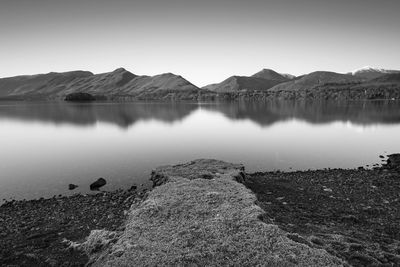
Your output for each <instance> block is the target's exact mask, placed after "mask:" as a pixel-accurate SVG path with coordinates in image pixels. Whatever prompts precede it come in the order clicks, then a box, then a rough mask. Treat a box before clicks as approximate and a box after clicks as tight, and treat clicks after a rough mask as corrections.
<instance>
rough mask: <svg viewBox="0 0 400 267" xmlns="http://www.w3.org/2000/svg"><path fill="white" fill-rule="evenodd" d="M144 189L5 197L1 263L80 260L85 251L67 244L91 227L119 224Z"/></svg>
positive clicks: (0, 208)
mask: <svg viewBox="0 0 400 267" xmlns="http://www.w3.org/2000/svg"><path fill="white" fill-rule="evenodd" d="M144 195H145V193H144V192H137V191H136V190H117V191H114V192H99V193H97V194H90V195H80V194H76V195H73V196H70V197H53V198H50V199H38V200H29V201H9V202H6V203H4V204H3V205H1V206H0V266H84V265H85V264H86V263H87V261H88V257H87V255H86V254H85V253H83V252H80V251H78V250H74V249H68V247H70V245H71V242H70V241H72V242H82V241H83V240H84V239H85V238H86V237H87V236H88V235H89V233H90V231H91V230H94V229H107V230H110V231H115V230H117V229H120V228H121V227H123V225H124V222H125V220H126V215H127V211H128V210H129V208H130V206H131V205H132V203H134V202H136V201H140V199H142V197H143V196H144Z"/></svg>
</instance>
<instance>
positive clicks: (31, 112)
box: [0, 101, 400, 201]
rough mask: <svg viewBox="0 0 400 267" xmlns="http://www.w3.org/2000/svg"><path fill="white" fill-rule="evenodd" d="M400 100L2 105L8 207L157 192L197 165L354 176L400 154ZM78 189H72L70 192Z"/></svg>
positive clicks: (0, 163)
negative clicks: (156, 173)
mask: <svg viewBox="0 0 400 267" xmlns="http://www.w3.org/2000/svg"><path fill="white" fill-rule="evenodd" d="M399 136H400V102H397V101H368V102H367V101H366V102H339V103H337V102H336V103H335V102H304V101H303V102H291V101H285V102H282V101H270V102H234V103H144V102H134V103H63V102H60V103H59V102H55V103H48V102H32V103H24V102H0V148H1V150H0V201H2V200H3V199H7V200H9V199H24V198H25V199H32V198H39V197H52V196H53V195H58V194H62V195H70V194H73V193H78V192H80V193H88V192H90V191H89V184H90V183H92V182H93V181H95V180H96V179H97V178H99V177H104V178H105V179H106V180H107V185H106V186H105V187H104V190H114V189H117V188H129V187H130V186H132V185H138V186H139V187H140V185H142V184H143V186H149V185H150V183H149V177H150V172H151V170H152V169H153V168H155V167H157V166H160V165H165V164H175V163H180V162H186V161H190V160H193V159H197V158H215V159H221V160H225V161H230V162H235V163H243V164H244V165H245V166H246V170H247V171H248V172H255V171H272V170H284V171H291V170H307V169H320V168H356V167H359V166H366V165H370V166H371V165H372V164H374V163H378V162H380V161H381V159H380V158H379V157H378V156H379V155H387V154H390V153H396V152H400V141H399ZM70 183H74V184H77V185H79V187H78V188H77V189H75V190H74V191H69V190H68V184H70Z"/></svg>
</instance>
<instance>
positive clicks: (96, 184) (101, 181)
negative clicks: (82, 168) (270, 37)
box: [90, 178, 107, 190]
mask: <svg viewBox="0 0 400 267" xmlns="http://www.w3.org/2000/svg"><path fill="white" fill-rule="evenodd" d="M106 184H107V182H106V179H104V178H99V179H97V181H96V182H93V183H91V184H90V190H99V188H100V187H102V186H105V185H106Z"/></svg>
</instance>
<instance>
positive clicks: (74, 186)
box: [68, 184, 78, 190]
mask: <svg viewBox="0 0 400 267" xmlns="http://www.w3.org/2000/svg"><path fill="white" fill-rule="evenodd" d="M77 187H78V186H77V185H76V184H69V185H68V189H69V190H74V189H75V188H77Z"/></svg>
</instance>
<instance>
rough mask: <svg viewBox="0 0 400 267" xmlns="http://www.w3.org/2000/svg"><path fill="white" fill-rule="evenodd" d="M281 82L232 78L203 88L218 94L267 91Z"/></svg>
mask: <svg viewBox="0 0 400 267" xmlns="http://www.w3.org/2000/svg"><path fill="white" fill-rule="evenodd" d="M279 83H280V82H279V81H274V80H266V79H264V78H257V77H246V76H232V77H229V78H228V79H226V80H224V81H223V82H221V83H218V84H211V85H207V86H205V87H203V89H207V90H211V91H214V92H218V93H226V92H237V91H241V90H249V91H254V90H257V91H266V90H268V89H269V88H271V87H273V86H274V85H276V84H279Z"/></svg>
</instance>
